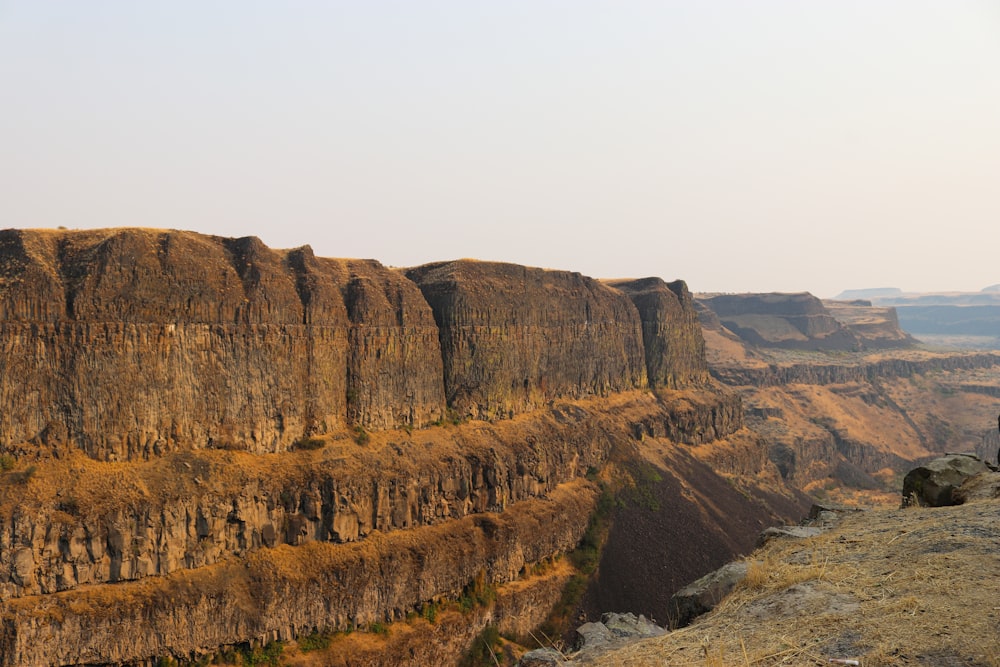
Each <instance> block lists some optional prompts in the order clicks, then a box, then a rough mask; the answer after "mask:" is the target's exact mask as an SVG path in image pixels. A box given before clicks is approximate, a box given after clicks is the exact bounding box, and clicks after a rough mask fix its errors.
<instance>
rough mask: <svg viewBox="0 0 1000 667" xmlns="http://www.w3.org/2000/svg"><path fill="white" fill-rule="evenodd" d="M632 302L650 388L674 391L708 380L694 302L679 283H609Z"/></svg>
mask: <svg viewBox="0 0 1000 667" xmlns="http://www.w3.org/2000/svg"><path fill="white" fill-rule="evenodd" d="M608 284H609V285H611V286H612V287H615V288H617V289H619V290H621V291H622V292H625V294H627V295H628V296H629V298H630V299H632V303H634V304H635V307H636V309H637V310H638V311H639V319H640V320H641V322H642V340H643V345H644V347H645V352H646V375H647V377H648V378H649V384H650V386H651V387H654V388H655V387H668V388H672V389H676V388H679V387H685V386H688V385H692V384H701V383H704V382H705V381H706V380H707V379H708V364H707V363H706V361H705V339H704V337H703V336H702V333H701V325H700V324H699V321H698V313H697V312H696V311H695V308H694V298H693V297H692V296H691V292H689V291H688V288H687V285H686V284H685V283H684V281H683V280H676V281H674V282H672V283H665V282H663V280H661V279H660V278H643V279H641V280H612V281H608Z"/></svg>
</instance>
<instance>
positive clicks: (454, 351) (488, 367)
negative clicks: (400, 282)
mask: <svg viewBox="0 0 1000 667" xmlns="http://www.w3.org/2000/svg"><path fill="white" fill-rule="evenodd" d="M406 275H407V276H408V277H409V278H410V279H411V280H413V281H414V282H415V283H416V284H417V285H418V286H419V287H420V290H421V291H422V292H423V294H424V297H425V298H426V299H427V302H428V303H429V304H430V305H431V308H432V309H433V310H434V318H435V320H436V321H437V324H438V327H439V329H440V336H441V352H442V357H443V360H444V383H445V391H446V394H447V399H448V405H449V407H451V408H452V409H453V410H455V411H456V412H457V413H458V414H459V415H462V416H470V417H475V418H483V419H493V418H496V417H509V416H512V415H514V414H516V413H519V412H524V411H527V410H531V409H534V408H536V407H539V406H541V405H544V404H545V403H547V402H548V401H550V400H552V399H553V398H556V397H581V396H588V395H607V394H609V393H612V392H617V391H623V390H628V389H633V388H638V387H644V386H646V383H647V379H646V364H645V361H644V355H645V353H644V350H643V341H642V324H641V322H640V319H639V314H638V312H637V311H636V309H635V307H634V306H633V305H632V303H631V302H630V301H629V299H628V297H626V296H625V295H624V294H622V293H621V292H619V291H618V290H615V289H612V288H610V287H607V286H606V285H603V284H602V283H600V282H598V281H596V280H593V279H591V278H587V277H585V276H582V275H580V274H579V273H569V272H566V271H545V270H542V269H534V268H528V267H523V266H517V265H513V264H499V263H494V262H477V261H472V260H460V261H455V262H444V263H438V264H427V265H425V266H421V267H417V268H414V269H410V270H408V271H407V272H406Z"/></svg>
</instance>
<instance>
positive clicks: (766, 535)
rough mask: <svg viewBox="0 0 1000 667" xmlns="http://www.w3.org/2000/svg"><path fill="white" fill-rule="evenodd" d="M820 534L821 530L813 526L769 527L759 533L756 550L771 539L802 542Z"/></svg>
mask: <svg viewBox="0 0 1000 667" xmlns="http://www.w3.org/2000/svg"><path fill="white" fill-rule="evenodd" d="M822 532H823V529H822V528H816V527H815V526H771V527H770V528H765V529H764V530H762V531H761V532H760V536H758V537H757V548H758V549H759V548H760V547H762V546H764V545H765V544H767V543H768V542H770V541H771V540H773V539H778V538H792V539H795V540H804V539H807V538H810V537H816V536H817V535H819V534H820V533H822Z"/></svg>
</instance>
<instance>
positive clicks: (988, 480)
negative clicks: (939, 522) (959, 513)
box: [952, 470, 1000, 504]
mask: <svg viewBox="0 0 1000 667" xmlns="http://www.w3.org/2000/svg"><path fill="white" fill-rule="evenodd" d="M994 498H1000V472H994V471H992V470H991V471H989V472H984V473H980V474H978V475H974V476H972V477H970V478H968V479H967V480H965V481H964V482H963V483H962V486H960V487H959V488H957V489H955V491H954V492H953V493H952V499H953V500H954V501H955V504H962V503H967V502H971V501H974V500H992V499H994Z"/></svg>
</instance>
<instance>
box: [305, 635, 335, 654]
mask: <svg viewBox="0 0 1000 667" xmlns="http://www.w3.org/2000/svg"><path fill="white" fill-rule="evenodd" d="M331 639H332V637H331V635H330V633H328V632H320V631H318V630H316V631H314V632H311V633H309V634H308V635H306V636H305V637H300V638H299V640H298V644H299V650H300V651H302V652H303V653H308V652H309V651H322V650H324V649H326V648H329V647H330V640H331Z"/></svg>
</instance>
